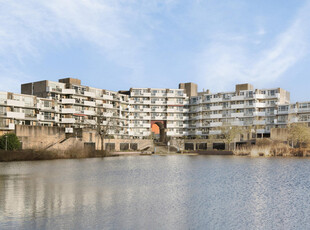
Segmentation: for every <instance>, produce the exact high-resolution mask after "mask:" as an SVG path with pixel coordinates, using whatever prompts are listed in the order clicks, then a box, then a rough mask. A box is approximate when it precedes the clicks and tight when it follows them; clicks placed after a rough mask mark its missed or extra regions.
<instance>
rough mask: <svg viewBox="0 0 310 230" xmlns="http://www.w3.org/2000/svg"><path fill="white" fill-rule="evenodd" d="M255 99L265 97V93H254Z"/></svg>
mask: <svg viewBox="0 0 310 230" xmlns="http://www.w3.org/2000/svg"><path fill="white" fill-rule="evenodd" d="M254 98H255V99H265V98H266V95H265V94H254Z"/></svg>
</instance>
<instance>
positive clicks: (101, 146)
mask: <svg viewBox="0 0 310 230" xmlns="http://www.w3.org/2000/svg"><path fill="white" fill-rule="evenodd" d="M100 137H101V151H103V140H104V138H103V136H102V135H101V136H100Z"/></svg>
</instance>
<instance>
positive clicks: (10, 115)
mask: <svg viewBox="0 0 310 230" xmlns="http://www.w3.org/2000/svg"><path fill="white" fill-rule="evenodd" d="M6 116H7V117H8V118H15V119H25V114H24V113H20V112H7V113H6Z"/></svg>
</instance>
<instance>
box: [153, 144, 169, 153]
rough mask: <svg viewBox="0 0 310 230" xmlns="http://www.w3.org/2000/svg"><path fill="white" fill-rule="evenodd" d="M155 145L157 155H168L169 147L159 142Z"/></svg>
mask: <svg viewBox="0 0 310 230" xmlns="http://www.w3.org/2000/svg"><path fill="white" fill-rule="evenodd" d="M154 145H155V153H168V146H167V144H166V143H163V142H157V143H154Z"/></svg>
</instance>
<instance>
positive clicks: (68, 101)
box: [61, 98, 75, 104]
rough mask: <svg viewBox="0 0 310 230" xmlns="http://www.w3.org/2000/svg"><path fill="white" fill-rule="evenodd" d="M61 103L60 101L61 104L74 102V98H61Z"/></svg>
mask: <svg viewBox="0 0 310 230" xmlns="http://www.w3.org/2000/svg"><path fill="white" fill-rule="evenodd" d="M61 103H62V104H74V103H75V99H72V98H63V99H61Z"/></svg>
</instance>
